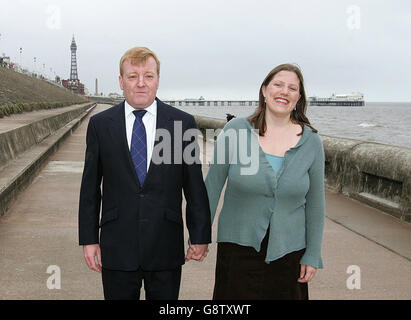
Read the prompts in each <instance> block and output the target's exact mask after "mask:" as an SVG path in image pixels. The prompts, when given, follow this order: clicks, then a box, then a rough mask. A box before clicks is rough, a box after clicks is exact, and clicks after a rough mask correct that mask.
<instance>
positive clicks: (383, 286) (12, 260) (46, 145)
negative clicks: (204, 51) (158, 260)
mask: <svg viewBox="0 0 411 320" xmlns="http://www.w3.org/2000/svg"><path fill="white" fill-rule="evenodd" d="M80 107H81V106H77V107H72V108H74V109H75V108H80ZM109 107H110V106H109V105H106V104H97V105H95V106H94V105H93V107H92V108H90V107H88V108H86V109H84V110H82V111H81V112H80V113H79V114H77V115H76V117H74V118H73V119H72V120H70V121H68V122H67V123H66V125H63V126H61V127H60V129H56V131H51V132H50V133H49V134H48V135H44V139H43V140H42V143H34V144H33V145H30V147H29V148H27V149H26V150H23V151H21V153H19V154H18V155H15V158H13V159H9V160H7V164H6V165H7V166H8V170H7V172H15V176H22V175H24V174H27V171H28V170H30V171H31V172H32V173H31V176H32V178H30V179H28V180H27V181H26V182H25V183H24V185H21V186H20V187H19V189H18V190H16V192H15V193H13V194H12V199H10V201H9V202H8V205H7V206H6V207H5V210H4V214H3V215H2V216H1V217H0V243H1V246H0V261H1V263H2V268H1V269H0V281H1V285H0V297H1V298H2V299H5V300H7V299H38V300H46V299H50V300H71V299H76V300H77V299H80V300H81V299H92V300H94V299H95V300H101V299H103V291H102V284H101V276H100V274H98V273H96V272H93V271H91V270H89V269H88V268H87V266H86V264H85V261H84V259H83V250H82V247H80V246H79V245H78V234H77V215H78V199H79V191H80V183H81V176H82V170H83V166H84V155H85V146H86V145H85V135H86V129H87V124H88V120H89V118H90V116H91V115H93V114H96V113H98V112H101V111H103V110H105V109H107V108H109ZM66 108H70V107H65V108H63V109H61V110H59V111H58V112H60V113H63V112H64V111H65V110H67V109H66ZM53 112H54V113H55V112H57V111H56V110H44V111H41V114H40V113H37V112H35V113H23V114H15V115H13V116H12V120H13V121H10V120H11V118H3V119H0V127H2V128H4V127H5V126H6V124H7V129H5V130H3V134H4V133H6V132H11V131H13V130H16V129H17V128H19V127H21V126H22V125H30V124H31V123H33V122H38V121H41V120H42V119H49V118H50V117H51V116H52V113H53ZM34 115H37V116H38V117H39V118H36V119H34V118H35V117H34ZM54 115H55V114H54ZM30 117H32V118H31V119H30ZM197 123H198V124H199V126H200V125H201V123H203V124H204V123H208V125H207V127H210V126H215V127H220V126H221V125H223V124H224V120H217V121H213V120H212V119H211V120H210V119H202V120H200V119H198V118H197ZM32 128H33V127H32ZM58 130H63V131H64V132H65V133H64V134H63V132H62V131H58ZM31 132H33V131H31ZM57 132H58V133H57ZM57 136H61V139H57ZM325 138H326V137H325ZM206 144H208V145H207V147H206V148H204V146H205V145H206ZM324 144H325V146H326V148H328V149H329V150H331V149H332V148H331V145H332V146H333V148H335V150H337V148H339V146H338V144H340V145H341V144H343V145H345V147H346V148H345V149H342V150H341V154H340V156H339V157H337V156H336V158H335V159H334V160H333V159H331V158H329V161H330V162H329V165H328V168H329V169H328V170H329V172H331V171H332V170H335V171H333V172H336V174H335V176H336V177H338V176H339V175H338V174H340V173H341V172H343V171H344V170H346V169H347V168H348V164H347V161H349V159H353V158H357V161H359V162H360V161H364V162H367V161H369V159H368V158H364V160H361V155H363V154H367V152H368V151H367V150H369V149H366V148H365V147H366V146H361V145H357V146H354V145H353V144H350V143H349V142H347V141H345V140H343V141H339V140H338V141H337V140H336V142H335V143H333V144H331V143H330V141H328V142H327V141H326V140H324ZM361 147H364V148H365V149H364V150H362V149H361ZM200 148H201V150H202V152H203V153H202V162H203V175H204V176H206V174H207V170H208V163H209V162H210V161H211V157H212V151H213V143H212V142H210V141H204V142H203V143H200ZM374 152H375V153H373V154H369V157H371V158H372V157H374V156H375V154H376V153H378V150H376V151H374ZM40 154H45V157H44V158H43V159H44V161H42V162H41V163H39V165H38V166H35V167H31V168H30V166H27V165H26V166H25V165H22V163H21V159H35V158H36V157H38V156H39V155H40ZM29 168H30V169H29ZM362 168H365V164H364V165H363V167H362ZM339 170H340V171H339ZM388 171H389V170H388ZM3 172H4V171H3ZM337 172H339V173H338V174H337ZM369 174H370V175H371V176H374V175H375V176H378V175H379V174H380V175H385V173H383V172H382V171H381V170H380V171H379V172H374V173H373V172H369ZM401 174H402V173H401V172H397V176H396V177H391V178H392V179H399V178H400V175H401ZM352 175H355V172H354V171H353V172H352ZM329 177H331V175H329ZM0 178H1V181H2V184H3V185H6V184H7V181H8V180H10V179H11V177H9V176H7V175H5V174H4V173H2V174H1V177H0ZM388 178H390V177H388ZM367 179H372V178H367ZM327 180H328V184H329V186H334V187H333V188H327V190H326V220H325V230H324V241H323V259H324V269H320V270H318V272H317V275H316V276H315V278H314V280H313V281H312V282H311V283H310V284H309V293H310V299H313V300H318V299H324V300H328V299H346V300H362V299H372V300H373V299H393V300H394V299H404V300H409V299H411V290H410V289H411V279H410V277H409V274H410V273H411V245H410V243H411V223H409V222H406V221H404V220H401V219H400V218H399V217H396V216H395V215H393V214H390V213H387V212H385V211H383V210H382V209H381V208H380V209H378V208H375V207H371V206H370V205H368V204H366V203H364V202H362V201H359V200H360V199H354V198H350V197H349V196H348V195H347V194H345V193H344V192H341V190H343V189H344V188H348V187H347V186H348V184H347V183H348V182H347V183H346V182H344V181H343V180H341V179H340V180H338V179H335V181H334V180H331V179H330V178H327ZM354 180H355V178H354V177H352V178H351V179H348V180H347V181H354ZM361 183H364V181H362V182H361ZM8 184H9V185H10V183H8ZM354 185H356V184H355V183H354ZM376 185H378V183H377V184H376ZM403 185H404V186H405V185H406V183H404V184H403ZM397 186H398V185H397ZM11 188H13V187H12V186H11ZM383 189H384V188H383ZM1 190H2V191H3V190H4V189H1ZM376 190H377V191H374V189H372V188H370V189H369V190H368V192H366V193H369V194H373V193H374V192H380V194H379V196H380V197H384V193H383V190H382V189H381V190H379V189H376ZM378 190H379V191H378ZM396 190H398V189H396ZM387 192H388V191H387ZM396 192H397V191H396ZM405 194H408V195H409V191H407V192H406V193H405ZM399 199H400V198H398V197H395V196H394V197H392V202H394V203H395V202H396V201H400V200H399ZM222 201H223V199H221V200H220V204H219V209H220V208H221V204H222ZM401 203H402V204H401V205H404V204H403V202H401ZM219 209H218V210H219ZM216 221H217V218H216V219H215V222H214V225H213V238H212V239H213V243H212V244H210V246H209V249H210V252H209V255H208V256H207V258H206V259H205V260H204V261H203V262H202V263H199V262H195V261H190V262H188V263H186V264H185V265H184V266H183V273H182V281H181V290H180V299H183V300H193V299H194V300H210V299H211V297H212V290H213V284H214V271H215V269H214V267H215V260H216V248H217V246H216V243H215V240H216V231H217V223H216ZM185 239H186V240H187V239H188V234H187V231H186V234H185ZM52 270H59V271H60V273H59V275H60V276H61V286H60V287H59V288H56V287H53V286H50V282H48V279H49V277H50V276H51V275H52V273H53V271H52ZM355 275H356V276H358V277H359V278H357V279H360V282H357V283H356V286H353V285H352V281H351V280H350V279H352V277H353V276H355ZM142 298H143V299H144V294H142Z"/></svg>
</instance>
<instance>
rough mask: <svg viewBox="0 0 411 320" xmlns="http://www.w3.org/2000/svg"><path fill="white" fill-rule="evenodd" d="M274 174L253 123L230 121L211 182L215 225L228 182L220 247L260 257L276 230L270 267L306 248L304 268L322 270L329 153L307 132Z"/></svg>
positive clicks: (208, 182)
mask: <svg viewBox="0 0 411 320" xmlns="http://www.w3.org/2000/svg"><path fill="white" fill-rule="evenodd" d="M274 170H275V169H274ZM274 170H273V168H272V166H271V164H270V162H269V160H267V157H266V155H265V153H264V152H263V150H262V149H261V147H260V145H259V142H258V135H257V134H256V132H255V131H254V129H253V128H252V126H251V124H250V123H249V121H248V120H247V119H246V118H235V119H232V120H230V121H229V122H228V123H227V124H226V125H225V127H224V128H223V131H222V132H221V133H220V134H219V136H218V137H217V141H216V144H215V147H214V155H213V161H212V163H211V165H210V168H209V171H208V174H207V177H206V180H205V184H206V187H207V193H208V197H209V202H210V209H211V221H213V220H214V217H215V213H216V210H217V205H218V202H219V199H220V194H221V191H222V189H223V186H224V185H225V183H226V182H227V186H226V189H225V195H224V203H223V206H222V209H221V212H220V215H219V219H218V232H217V242H233V243H237V244H239V245H243V246H251V247H253V248H255V250H257V251H260V247H261V242H262V240H263V238H264V236H265V234H266V232H267V229H268V227H270V231H269V232H270V233H269V241H268V247H267V254H266V258H265V262H266V263H269V262H270V261H273V260H276V259H279V258H281V257H283V256H284V255H286V254H288V253H290V252H293V251H297V250H300V249H303V248H306V250H305V253H304V255H303V257H302V258H301V261H300V263H301V264H306V265H310V266H313V267H315V268H322V267H323V262H322V257H321V245H322V236H323V229H324V217H325V196H324V149H323V145H322V142H321V139H320V137H319V135H318V134H317V133H314V132H313V131H312V130H311V128H310V127H308V126H305V127H304V132H303V134H302V136H301V138H300V140H299V141H298V143H297V145H296V146H294V147H293V148H291V149H290V150H288V151H287V152H286V153H285V155H284V160H283V163H282V166H281V168H280V169H279V171H278V172H277V174H275V173H274Z"/></svg>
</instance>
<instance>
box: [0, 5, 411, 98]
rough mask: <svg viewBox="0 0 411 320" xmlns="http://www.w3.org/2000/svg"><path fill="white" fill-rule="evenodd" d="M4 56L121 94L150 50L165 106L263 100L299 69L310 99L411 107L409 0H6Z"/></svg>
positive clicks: (0, 11) (0, 12) (0, 27)
mask: <svg viewBox="0 0 411 320" xmlns="http://www.w3.org/2000/svg"><path fill="white" fill-rule="evenodd" d="M0 34H1V36H0V53H3V52H4V53H5V54H6V55H7V56H10V57H11V59H12V60H14V61H15V62H17V63H19V61H20V54H19V48H20V47H21V48H22V49H23V50H22V52H23V53H22V57H21V60H22V64H23V66H25V67H29V68H30V69H33V68H34V61H33V60H34V57H36V58H37V62H36V67H37V68H38V69H40V68H41V69H42V68H43V64H45V69H46V71H47V72H49V73H50V68H52V70H53V71H54V72H56V74H57V75H59V76H61V77H62V78H63V79H67V78H69V75H70V55H71V54H70V44H71V39H72V36H73V34H74V36H75V39H76V42H77V46H78V50H77V60H78V75H79V78H80V80H81V82H83V83H84V84H85V85H86V87H87V88H88V89H89V91H90V92H91V93H94V92H95V79H96V78H98V83H99V91H100V92H103V93H104V94H108V93H111V92H117V93H121V90H120V87H119V85H118V75H119V67H118V64H119V60H120V58H121V56H122V54H123V53H124V52H125V51H126V50H127V49H129V48H131V47H134V46H146V47H149V48H150V49H152V50H153V51H154V52H156V54H157V55H158V57H159V59H160V61H161V75H160V89H159V92H158V97H159V98H160V99H164V100H165V99H178V98H189V97H190V98H198V97H200V96H204V97H205V98H209V99H217V98H231V99H257V97H258V90H259V87H260V85H261V82H262V81H263V79H264V77H265V76H266V74H267V73H268V72H269V71H270V70H271V69H272V68H274V67H275V66H276V65H278V64H281V63H285V62H292V63H297V64H298V65H299V66H300V67H301V69H302V71H303V74H304V77H305V82H306V91H307V94H308V95H309V96H311V95H317V96H330V95H331V94H332V93H350V92H354V91H360V92H362V93H364V95H365V99H366V100H367V101H411V76H410V74H411V59H410V57H411V40H410V39H411V1H409V0H393V1H386V0H368V1H365V0H363V1H361V0H352V1H345V0H335V1H316V0H306V1H302V0H294V1H293V0H287V1H275V0H267V1H266V0H254V1H252V0H248V1H243V0H224V1H223V0H207V1H204V0H181V1H177V0H176V1H172V0H150V1H148V0H145V1H138V0H137V1H136V0H134V1H131V0H130V1H128V0H116V1H90V0H82V1H78V0H71V1H66V0H65V1H52V0H51V1H41V0H40V1H39V0H36V1H31V0H30V1H29V0H20V1H19V0H10V1H9V0H1V8H0Z"/></svg>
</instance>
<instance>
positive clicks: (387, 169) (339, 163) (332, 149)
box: [195, 116, 411, 222]
mask: <svg viewBox="0 0 411 320" xmlns="http://www.w3.org/2000/svg"><path fill="white" fill-rule="evenodd" d="M195 119H196V122H197V126H198V128H199V129H200V130H201V131H202V132H203V133H204V132H205V130H206V129H220V128H223V127H224V125H225V123H226V121H225V120H221V119H214V118H208V117H203V116H195ZM203 136H205V135H203ZM320 137H321V140H322V141H323V145H324V151H325V183H326V186H327V188H329V189H332V190H334V191H337V192H340V193H342V194H344V195H346V196H348V197H351V198H354V199H357V200H359V201H361V202H363V203H366V204H368V205H370V206H373V207H376V208H378V209H380V210H382V211H384V212H386V213H389V214H391V215H393V216H395V217H397V218H399V219H401V220H404V221H407V222H411V149H410V148H405V147H396V146H390V145H385V144H381V143H373V142H366V141H361V140H353V139H345V138H338V137H330V136H325V135H321V134H320Z"/></svg>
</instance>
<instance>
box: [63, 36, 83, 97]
mask: <svg viewBox="0 0 411 320" xmlns="http://www.w3.org/2000/svg"><path fill="white" fill-rule="evenodd" d="M70 50H71V67H70V78H69V79H68V80H63V81H62V84H63V86H64V87H65V88H67V89H69V90H71V91H72V92H74V93H77V94H81V95H84V84H82V83H81V82H80V80H79V78H78V73H77V55H76V54H77V44H76V40H74V35H73V39H72V40H71V45H70Z"/></svg>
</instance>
